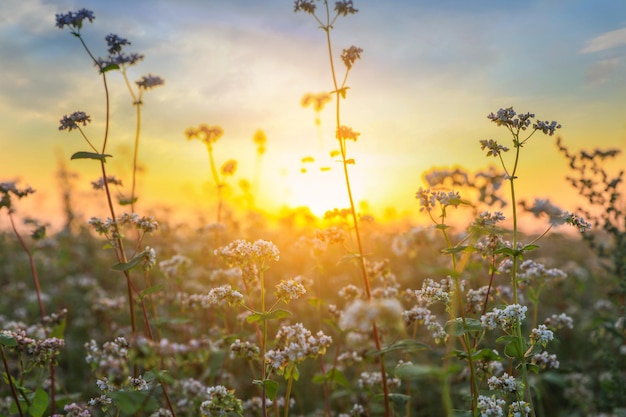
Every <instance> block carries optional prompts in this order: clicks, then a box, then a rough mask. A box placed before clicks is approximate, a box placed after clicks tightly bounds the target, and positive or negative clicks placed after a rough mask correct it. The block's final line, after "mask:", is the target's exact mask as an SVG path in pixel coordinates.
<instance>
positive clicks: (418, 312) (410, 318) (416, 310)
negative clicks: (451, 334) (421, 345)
mask: <svg viewBox="0 0 626 417" xmlns="http://www.w3.org/2000/svg"><path fill="white" fill-rule="evenodd" d="M402 317H403V319H404V322H405V324H406V325H407V326H410V325H411V324H413V323H414V322H417V323H418V324H424V325H425V326H426V328H427V329H428V330H429V331H430V332H431V335H432V337H433V339H435V343H437V344H440V343H445V342H446V340H448V333H446V331H445V329H444V328H443V326H442V325H441V324H440V323H439V322H438V321H437V316H435V315H434V314H433V313H432V312H431V311H430V310H429V309H428V308H426V307H418V306H414V307H413V308H411V309H410V310H405V311H404V312H403V313H402Z"/></svg>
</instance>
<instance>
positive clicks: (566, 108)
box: [0, 0, 626, 218]
mask: <svg viewBox="0 0 626 417" xmlns="http://www.w3.org/2000/svg"><path fill="white" fill-rule="evenodd" d="M354 5H355V7H356V8H357V9H359V12H358V13H357V14H355V15H351V16H348V17H346V18H339V19H338V20H337V22H336V24H335V29H334V30H333V31H332V37H333V46H334V52H335V59H338V56H339V54H340V53H341V49H342V48H347V47H349V46H351V45H355V46H358V47H360V48H362V49H363V50H364V52H363V54H362V59H361V60H360V61H357V62H356V63H355V65H354V67H353V69H352V71H351V72H350V76H349V79H348V82H347V85H348V86H349V87H350V90H348V95H347V100H345V101H343V103H342V124H346V125H349V126H351V127H352V128H353V129H354V130H355V131H358V132H360V133H361V135H360V137H359V139H358V141H357V142H356V143H350V144H349V148H348V156H349V157H351V158H354V159H355V161H356V164H355V165H353V166H351V167H350V170H351V171H350V172H351V174H352V179H353V181H354V193H355V198H356V199H357V201H364V200H366V201H368V203H369V205H370V207H371V209H372V210H373V211H374V212H375V213H381V212H382V211H383V210H384V209H386V208H390V207H391V208H395V209H396V210H397V211H398V212H407V213H410V212H417V210H418V205H417V202H416V200H415V198H414V194H415V191H416V190H417V189H418V188H419V187H420V186H421V185H423V184H422V173H423V172H424V171H426V170H428V169H429V168H431V167H433V166H438V167H445V166H448V167H450V166H454V165H462V166H464V167H466V168H468V169H469V170H471V171H474V170H477V169H479V168H482V167H486V166H488V165H489V164H491V163H494V162H496V161H495V160H493V159H487V158H486V157H485V152H484V151H481V150H480V145H479V143H478V142H479V140H480V139H490V138H493V139H498V140H499V141H500V142H501V143H502V144H505V145H510V138H509V137H508V136H507V135H506V131H505V130H504V129H501V128H500V129H499V128H497V127H496V126H495V125H494V124H493V123H490V122H489V121H488V120H487V118H486V116H487V114H489V113H490V112H495V111H497V110H498V109H499V108H501V107H509V106H513V107H514V108H515V109H516V110H518V111H520V112H527V111H530V112H534V113H536V114H537V117H538V118H541V119H543V120H557V121H558V122H559V123H561V124H562V125H563V128H562V129H561V130H560V131H559V134H560V135H561V136H562V137H563V138H564V140H565V142H566V143H567V144H568V145H569V146H571V147H572V148H573V149H581V148H584V149H593V148H595V147H602V148H606V147H618V148H621V149H623V148H624V147H625V145H626V117H625V116H626V104H625V103H626V2H624V1H619V0H597V1H589V0H578V1H575V0H530V1H526V2H502V1H482V0H477V1H466V0H437V1H432V0H430V1H421V0H420V1H415V0H394V1H374V0H363V1H359V0H355V2H354ZM83 7H85V8H87V9H90V10H92V11H93V12H94V14H95V16H96V19H95V20H94V22H93V23H91V24H89V23H87V24H86V25H85V27H84V28H83V29H82V31H81V33H82V34H83V36H84V38H85V41H86V43H87V44H88V46H89V47H90V48H91V49H92V51H93V53H94V54H95V55H96V56H100V57H104V56H106V55H107V52H106V44H105V42H104V37H105V36H106V35H107V34H109V33H115V34H117V35H119V36H121V37H123V38H127V39H128V40H129V41H131V42H132V45H131V46H130V47H128V48H127V49H126V51H127V52H139V53H141V54H144V55H145V60H144V61H142V62H140V63H139V64H137V65H136V66H134V67H131V68H130V69H129V71H128V73H129V76H130V79H131V81H134V80H137V79H139V78H140V77H141V76H142V75H147V74H153V75H158V76H160V77H162V78H163V79H164V80H165V85H164V86H162V87H159V88H156V89H154V90H151V91H148V92H147V93H146V94H145V96H144V100H143V101H144V106H143V126H142V138H141V150H140V161H141V163H142V165H143V166H144V167H145V172H144V173H143V174H142V175H141V176H140V178H139V196H140V200H139V201H140V205H139V206H140V210H141V204H145V205H149V204H160V205H165V206H169V207H185V208H191V207H193V208H195V209H197V210H203V209H205V208H207V207H209V206H210V205H211V203H212V201H213V200H212V199H214V193H213V192H212V188H211V186H212V182H211V177H210V171H209V166H208V156H207V153H206V150H205V148H204V146H203V145H202V144H201V143H199V142H197V141H192V142H189V141H187V140H186V139H185V135H184V131H185V130H186V129H187V128H188V127H196V126H198V125H199V124H201V123H206V124H209V125H219V126H221V127H222V128H223V129H224V132H225V134H224V137H222V138H221V139H220V140H219V141H218V143H217V144H216V145H215V157H216V158H217V161H218V164H221V163H222V162H224V161H226V160H228V159H236V160H238V162H239V167H238V171H237V174H236V175H235V177H234V179H233V181H232V183H233V184H236V183H237V182H238V181H239V180H240V179H248V180H249V181H251V182H254V179H253V178H252V177H253V176H254V173H255V161H256V148H255V145H254V144H253V142H252V136H253V134H254V132H255V131H257V130H258V129H262V130H263V131H264V132H265V134H266V135H267V139H268V142H267V152H266V154H265V155H264V157H263V159H262V161H261V170H260V172H261V174H260V177H259V178H258V184H259V193H258V199H257V205H258V206H259V207H261V208H264V209H266V210H268V211H269V210H276V209H279V208H280V207H282V206H283V205H289V206H292V207H293V206H299V205H307V206H310V207H312V208H313V210H314V211H315V212H316V213H318V214H321V213H323V212H324V210H327V209H332V208H334V207H347V201H346V197H345V185H344V182H343V181H344V180H343V177H342V172H341V166H340V164H339V163H337V162H333V161H332V160H331V159H330V157H329V156H328V152H329V151H330V150H332V149H335V148H336V146H335V139H334V118H333V116H334V115H333V112H332V106H329V107H327V108H326V109H325V111H324V112H323V113H322V115H321V125H320V127H317V126H316V125H315V116H314V113H313V110H312V109H311V108H303V107H301V106H300V100H301V98H302V96H303V95H304V94H306V93H319V92H324V91H326V92H328V91H331V90H332V82H331V78H330V72H329V64H328V57H327V54H326V44H325V37H324V32H323V31H322V30H320V29H319V28H318V24H317V23H316V22H315V21H314V20H313V19H312V17H311V16H310V15H307V14H304V13H294V12H293V2H292V1H287V0H280V1H279V0H177V1H174V0H133V1H126V0H108V1H102V0H101V1H95V0H84V1H48V0H3V1H2V2H0V68H1V72H0V73H1V74H2V76H1V77H0V181H7V180H11V181H13V180H19V183H20V185H22V186H24V185H30V186H32V187H33V188H35V189H37V190H38V192H37V196H36V198H34V199H33V203H32V204H36V206H37V208H38V210H39V211H38V216H41V217H44V218H46V216H51V217H52V216H54V215H55V214H54V213H58V212H59V210H60V209H59V207H60V205H59V202H58V198H59V197H58V194H59V192H58V191H57V183H56V180H55V172H56V170H57V169H58V161H59V158H61V159H62V160H65V161H66V162H67V165H68V168H69V169H70V170H71V171H73V172H76V173H77V174H79V176H80V177H79V180H78V181H77V183H76V187H77V192H78V195H77V196H78V197H80V196H86V195H89V194H90V193H92V192H91V191H90V186H89V182H90V181H93V180H95V179H97V178H98V176H99V171H98V164H97V163H95V161H70V160H69V158H70V155H71V154H72V153H74V152H76V151H82V150H88V146H87V145H86V144H85V143H84V141H82V139H81V137H80V135H79V134H78V133H76V132H71V133H67V132H65V131H64V132H60V131H59V130H58V126H59V119H61V117H62V116H63V115H66V114H71V113H72V112H74V111H77V110H80V111H85V112H86V113H87V114H89V115H91V117H92V119H93V123H92V124H91V125H90V126H89V127H87V128H86V130H85V132H86V133H87V135H89V136H90V137H91V138H92V139H93V140H94V142H96V143H100V141H101V138H102V126H103V117H104V110H103V109H104V107H103V105H104V95H103V89H102V81H101V78H100V77H99V76H98V74H97V71H96V69H95V67H94V66H93V64H92V63H91V62H90V60H89V57H88V56H87V54H86V53H85V52H84V50H83V49H82V47H81V45H80V43H79V41H78V39H76V38H75V37H73V36H71V34H70V32H69V30H68V29H67V28H66V29H63V30H60V29H58V28H56V27H55V14H56V13H66V12H68V11H70V10H72V11H75V10H78V9H80V8H83ZM319 7H321V3H319ZM336 63H339V64H341V62H340V61H339V60H338V61H336ZM339 68H340V69H341V71H343V66H342V65H340V66H339ZM342 74H343V73H342V72H341V75H342ZM109 81H110V89H111V97H112V107H111V109H112V115H111V117H112V119H111V120H112V125H111V129H112V130H111V136H110V141H111V142H110V147H109V149H108V151H109V152H108V153H111V154H113V156H114V157H113V158H112V159H111V160H110V164H109V167H110V174H113V175H116V176H117V177H118V178H120V179H122V180H123V181H124V184H125V186H126V187H128V186H129V185H130V167H131V149H132V141H133V138H134V136H133V135H134V109H133V106H132V104H131V99H130V96H129V94H128V91H127V90H126V87H125V85H124V83H123V79H122V77H121V75H120V74H119V73H116V72H111V73H109ZM306 156H312V157H314V158H315V159H316V162H315V163H314V164H305V166H306V168H307V171H308V172H307V173H304V174H303V173H302V172H300V169H301V168H302V166H303V163H302V162H301V160H302V158H304V157H306ZM621 161H622V164H623V163H624V157H623V156H622V158H621ZM521 164H522V165H521V170H520V173H519V177H520V180H519V181H520V182H519V184H520V185H519V186H520V190H521V191H520V193H521V196H522V197H526V198H532V197H540V198H548V197H549V198H551V199H552V200H553V201H554V202H556V203H557V204H559V205H563V206H565V207H564V208H569V207H567V204H574V200H573V199H572V198H573V195H574V194H573V192H572V191H571V190H570V189H569V186H568V185H567V184H566V182H565V176H566V174H567V163H566V161H565V160H564V159H563V158H562V156H561V155H559V154H558V153H557V151H556V147H555V144H554V138H553V137H547V136H543V135H537V136H536V137H533V138H532V140H531V141H530V142H529V144H528V145H527V146H526V147H524V149H523V154H522V161H521ZM320 166H330V167H331V168H332V169H331V170H330V171H327V172H320V171H319V167H320ZM42 207H44V208H45V211H46V213H44V212H42V211H41V208H42ZM92 214H93V213H91V212H85V213H83V215H85V216H86V217H89V216H91V215H92ZM102 214H104V212H103V213H102Z"/></svg>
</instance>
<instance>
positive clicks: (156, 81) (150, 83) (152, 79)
mask: <svg viewBox="0 0 626 417" xmlns="http://www.w3.org/2000/svg"><path fill="white" fill-rule="evenodd" d="M135 84H137V86H138V87H139V89H140V90H144V91H145V90H150V89H152V88H154V87H158V86H160V85H163V84H165V81H164V80H163V78H161V77H158V76H156V75H152V74H148V75H144V76H143V77H141V79H140V80H139V81H135Z"/></svg>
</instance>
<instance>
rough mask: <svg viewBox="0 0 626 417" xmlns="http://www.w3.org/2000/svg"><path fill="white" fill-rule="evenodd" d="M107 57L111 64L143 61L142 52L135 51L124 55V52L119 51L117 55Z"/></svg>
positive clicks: (130, 63) (129, 63)
mask: <svg viewBox="0 0 626 417" xmlns="http://www.w3.org/2000/svg"><path fill="white" fill-rule="evenodd" d="M108 59H109V63H111V64H116V65H119V66H122V65H127V66H132V65H135V64H136V63H137V62H139V61H143V59H144V56H143V55H142V54H138V53H135V52H133V53H131V54H128V55H126V54H125V53H124V52H120V53H119V54H117V55H114V56H111V57H109V58H108Z"/></svg>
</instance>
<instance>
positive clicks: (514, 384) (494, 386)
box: [487, 372, 523, 392]
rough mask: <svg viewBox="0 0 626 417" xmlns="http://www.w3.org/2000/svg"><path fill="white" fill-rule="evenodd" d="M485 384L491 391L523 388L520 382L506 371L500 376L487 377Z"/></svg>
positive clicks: (510, 390) (512, 390) (517, 390)
mask: <svg viewBox="0 0 626 417" xmlns="http://www.w3.org/2000/svg"><path fill="white" fill-rule="evenodd" d="M487 385H489V389H490V390H491V391H506V392H520V391H522V389H523V386H522V383H521V382H519V381H518V380H517V379H515V377H514V376H512V375H509V374H507V373H506V372H505V373H504V374H503V375H502V376H501V377H497V376H492V377H491V378H489V379H488V380H487Z"/></svg>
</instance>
